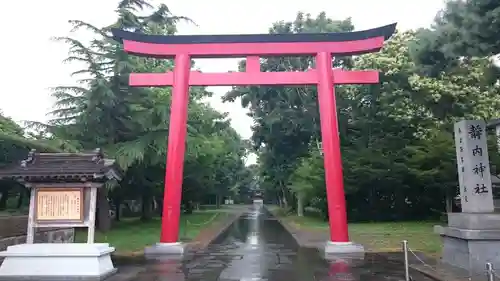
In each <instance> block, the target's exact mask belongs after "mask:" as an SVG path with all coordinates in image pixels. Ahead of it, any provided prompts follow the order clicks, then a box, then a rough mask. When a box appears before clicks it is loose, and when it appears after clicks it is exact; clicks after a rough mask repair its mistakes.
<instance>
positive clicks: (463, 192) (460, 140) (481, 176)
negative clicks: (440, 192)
mask: <svg viewBox="0 0 500 281" xmlns="http://www.w3.org/2000/svg"><path fill="white" fill-rule="evenodd" d="M455 146H456V151H457V167H458V180H459V185H460V197H461V202H462V212H465V213H488V212H493V211H494V205H493V193H492V189H491V174H490V162H489V157H488V146H487V144H486V123H485V122H484V121H482V120H479V121H476V120H463V121H460V122H457V123H455Z"/></svg>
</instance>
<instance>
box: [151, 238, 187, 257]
mask: <svg viewBox="0 0 500 281" xmlns="http://www.w3.org/2000/svg"><path fill="white" fill-rule="evenodd" d="M183 254H184V245H183V244H182V243H180V242H176V243H156V244H155V245H153V246H150V247H147V248H146V249H144V256H146V258H154V259H157V258H159V257H162V256H168V258H169V259H170V258H172V257H173V256H182V255H183Z"/></svg>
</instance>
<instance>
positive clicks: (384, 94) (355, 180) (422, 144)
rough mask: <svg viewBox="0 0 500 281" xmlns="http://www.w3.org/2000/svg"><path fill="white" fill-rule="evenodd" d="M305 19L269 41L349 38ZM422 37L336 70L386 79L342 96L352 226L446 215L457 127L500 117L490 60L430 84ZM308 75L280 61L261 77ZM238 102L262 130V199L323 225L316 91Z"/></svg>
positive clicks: (291, 61) (257, 92) (395, 42)
mask: <svg viewBox="0 0 500 281" xmlns="http://www.w3.org/2000/svg"><path fill="white" fill-rule="evenodd" d="M306 18H307V19H305V20H303V19H304V17H303V15H301V14H299V15H298V17H297V20H296V21H295V22H294V23H284V22H280V24H277V25H275V26H274V28H275V29H272V32H275V31H276V30H279V31H280V32H288V31H287V30H292V29H293V28H294V27H295V26H304V25H309V27H310V28H311V30H319V31H328V30H330V31H338V28H344V29H343V30H345V31H351V30H353V27H352V25H351V24H347V23H348V22H349V20H346V21H333V20H331V19H327V18H326V16H325V15H324V14H323V13H321V14H320V15H319V16H318V17H317V18H315V19H312V18H311V17H310V16H309V17H306ZM302 20H303V21H304V22H307V24H305V23H304V24H301V21H302ZM325 22H329V23H331V24H330V25H327V26H328V27H329V28H330V29H328V30H327V29H321V28H319V27H316V28H314V27H312V26H313V25H319V26H321V25H322V23H325ZM276 26H282V28H281V29H278V28H276ZM334 26H336V27H335V28H334ZM287 28H288V29H287ZM290 32H291V31H290ZM420 35H421V34H420V33H419V32H415V31H407V32H398V33H397V34H396V35H394V36H393V37H392V38H391V39H390V40H389V41H388V42H386V44H385V47H384V48H383V49H382V51H381V52H378V53H373V54H367V55H363V56H359V57H355V58H348V59H346V58H336V60H335V61H334V62H335V63H337V65H335V64H333V63H332V65H334V66H337V67H343V68H347V69H376V70H379V71H380V73H381V77H380V83H379V84H377V85H372V86H359V85H348V86H339V87H337V89H336V95H337V110H338V116H339V132H340V138H341V150H342V158H343V159H342V160H343V174H344V184H345V191H346V198H347V203H348V213H349V219H350V220H357V221H363V220H397V219H427V218H430V217H432V216H435V215H438V214H439V215H440V212H441V210H442V211H444V207H445V204H444V202H445V198H446V196H448V198H451V196H454V195H455V194H456V192H457V188H456V186H457V180H456V163H455V156H454V154H455V151H454V146H453V134H452V125H453V123H454V122H456V121H457V120H459V119H461V118H467V119H489V118H492V117H494V116H495V114H496V112H497V111H498V109H499V108H500V103H499V100H498V99H497V96H498V92H499V85H498V84H497V83H495V79H492V78H491V77H492V76H491V75H490V73H491V67H490V62H489V60H488V58H486V57H475V58H465V59H460V60H458V59H457V60H453V64H446V65H445V67H444V68H443V69H446V70H447V72H443V71H436V72H435V73H433V74H432V75H429V72H427V71H426V69H424V68H422V65H421V64H420V62H419V61H418V60H416V59H415V57H414V53H413V51H414V48H415V46H416V45H418V43H420V41H419V40H420V39H419V36H420ZM307 60H310V61H307ZM309 65H314V64H313V61H312V60H311V59H310V58H274V59H267V60H265V61H264V64H263V68H264V69H265V70H269V71H277V70H278V71H284V70H304V69H305V68H307V67H308V66H309ZM242 68H244V66H243V65H242ZM434 70H435V69H434ZM236 96H239V97H242V103H243V105H245V106H248V107H249V109H250V116H251V117H252V118H253V119H254V122H255V124H256V125H255V126H254V127H253V137H252V140H253V144H254V146H255V148H256V149H257V150H258V151H259V164H260V175H259V176H260V177H261V178H262V180H263V186H265V187H266V191H268V193H274V194H277V196H278V197H279V198H280V199H281V201H285V203H286V201H290V200H283V198H285V199H286V198H288V199H294V200H293V204H292V205H291V207H292V208H296V209H297V211H298V213H299V214H302V213H303V210H302V207H306V208H307V209H308V210H315V211H319V212H320V215H321V216H322V217H324V218H326V217H327V210H326V209H327V208H326V207H327V202H326V199H325V198H326V193H325V182H324V169H323V157H322V156H321V154H320V153H319V151H318V147H317V142H319V140H320V129H319V124H318V121H319V115H318V108H317V102H316V97H317V94H316V90H315V88H313V87H302V88H301V87H296V88H285V89H277V88H275V87H246V88H243V87H237V88H235V89H233V91H232V92H230V93H229V94H228V95H227V96H226V98H227V99H229V100H230V99H232V98H234V97H236ZM437 163H439V164H437ZM285 205H286V204H285ZM436 210H437V211H436Z"/></svg>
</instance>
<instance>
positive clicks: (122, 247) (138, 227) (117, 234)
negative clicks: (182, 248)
mask: <svg viewBox="0 0 500 281" xmlns="http://www.w3.org/2000/svg"><path fill="white" fill-rule="evenodd" d="M227 216H228V214H227V213H224V212H219V211H218V210H208V211H199V212H194V213H193V214H190V215H183V216H181V222H180V227H179V238H180V239H181V240H184V241H188V240H192V239H193V238H195V237H196V236H197V235H198V234H199V233H200V232H201V231H202V230H203V229H204V228H206V227H209V226H210V225H212V224H213V223H214V222H218V221H220V220H222V219H224V218H226V217H227ZM160 228H161V219H160V218H154V219H153V220H151V221H148V222H143V221H141V220H140V219H139V218H127V219H123V220H122V221H120V222H115V223H114V224H113V227H112V229H111V230H110V231H108V232H106V233H101V232H96V234H95V242H96V243H109V244H110V245H111V246H113V247H115V248H116V253H118V254H131V253H134V252H142V251H143V250H144V248H145V247H146V246H148V245H153V244H154V243H157V242H158V240H159V238H160ZM75 240H76V242H79V243H85V242H86V241H87V230H86V229H81V230H78V231H77V232H76V238H75Z"/></svg>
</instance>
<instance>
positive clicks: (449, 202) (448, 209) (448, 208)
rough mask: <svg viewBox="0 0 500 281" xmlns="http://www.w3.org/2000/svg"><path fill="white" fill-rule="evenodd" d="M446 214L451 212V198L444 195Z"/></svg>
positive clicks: (448, 195)
mask: <svg viewBox="0 0 500 281" xmlns="http://www.w3.org/2000/svg"><path fill="white" fill-rule="evenodd" d="M445 202H446V213H451V212H453V197H452V196H451V195H450V194H446V198H445Z"/></svg>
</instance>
